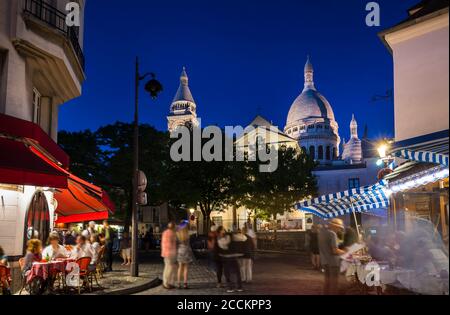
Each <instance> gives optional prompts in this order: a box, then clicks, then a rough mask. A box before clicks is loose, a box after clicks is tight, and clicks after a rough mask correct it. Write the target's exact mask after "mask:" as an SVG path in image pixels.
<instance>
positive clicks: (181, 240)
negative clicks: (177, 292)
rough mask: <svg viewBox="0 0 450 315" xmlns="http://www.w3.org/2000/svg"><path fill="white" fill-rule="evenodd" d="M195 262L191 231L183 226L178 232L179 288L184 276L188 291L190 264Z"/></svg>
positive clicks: (185, 287)
mask: <svg viewBox="0 0 450 315" xmlns="http://www.w3.org/2000/svg"><path fill="white" fill-rule="evenodd" d="M193 261H194V254H193V253H192V248H191V245H190V244H189V229H188V226H187V224H183V225H182V226H181V227H180V229H179V230H178V231H177V262H178V277H177V280H178V288H179V289H181V277H182V276H183V283H184V285H183V288H184V289H188V288H189V287H188V272H189V264H191V263H192V262H193Z"/></svg>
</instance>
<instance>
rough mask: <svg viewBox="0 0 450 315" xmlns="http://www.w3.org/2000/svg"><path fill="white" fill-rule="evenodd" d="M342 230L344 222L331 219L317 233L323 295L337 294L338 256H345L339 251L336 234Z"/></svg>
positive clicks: (339, 262)
mask: <svg viewBox="0 0 450 315" xmlns="http://www.w3.org/2000/svg"><path fill="white" fill-rule="evenodd" d="M344 230H345V226H344V222H343V221H342V220H341V219H332V220H331V221H330V222H329V224H328V226H327V227H326V228H323V229H321V230H320V233H319V251H320V259H321V261H322V266H323V268H324V270H325V283H324V290H323V292H324V295H337V294H338V293H339V272H340V265H341V258H340V256H341V255H343V254H345V251H344V250H342V249H339V244H338V236H337V234H338V233H339V232H343V231H344Z"/></svg>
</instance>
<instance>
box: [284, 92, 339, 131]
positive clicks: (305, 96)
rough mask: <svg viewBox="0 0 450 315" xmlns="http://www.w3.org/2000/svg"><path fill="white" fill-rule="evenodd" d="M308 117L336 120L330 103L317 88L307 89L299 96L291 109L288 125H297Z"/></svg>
mask: <svg viewBox="0 0 450 315" xmlns="http://www.w3.org/2000/svg"><path fill="white" fill-rule="evenodd" d="M308 118H328V119H329V120H335V119H334V113H333V109H332V108H331V105H330V103H329V102H328V101H327V99H326V98H325V97H324V96H323V95H322V94H320V93H319V92H317V91H316V90H315V89H305V90H303V92H302V94H300V95H299V96H298V97H297V99H296V100H295V101H294V103H293V104H292V106H291V109H290V110H289V114H288V117H287V123H286V126H292V125H296V124H298V122H299V121H302V120H304V119H308Z"/></svg>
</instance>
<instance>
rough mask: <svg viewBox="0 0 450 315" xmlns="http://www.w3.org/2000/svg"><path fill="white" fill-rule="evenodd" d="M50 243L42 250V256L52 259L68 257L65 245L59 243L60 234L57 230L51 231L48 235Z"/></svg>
mask: <svg viewBox="0 0 450 315" xmlns="http://www.w3.org/2000/svg"><path fill="white" fill-rule="evenodd" d="M48 242H49V245H48V246H47V247H46V248H45V249H44V250H43V251H42V257H44V258H45V259H46V260H48V261H51V260H55V259H58V258H66V257H67V255H68V253H67V250H66V249H65V247H64V246H62V245H60V244H59V235H58V233H56V232H52V233H50V236H49V237H48Z"/></svg>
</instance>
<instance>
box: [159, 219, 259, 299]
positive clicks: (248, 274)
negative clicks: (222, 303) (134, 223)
mask: <svg viewBox="0 0 450 315" xmlns="http://www.w3.org/2000/svg"><path fill="white" fill-rule="evenodd" d="M207 244H208V254H209V259H210V262H211V263H212V264H213V265H214V268H215V272H216V275H217V287H218V288H223V287H224V285H223V277H225V281H226V292H228V293H232V292H235V291H238V292H242V291H243V283H249V282H251V281H252V278H253V276H252V270H253V258H254V250H255V248H256V235H255V233H254V232H253V230H252V229H251V228H248V227H244V228H243V229H242V230H240V229H239V230H237V231H236V232H234V233H233V232H228V231H226V230H225V229H224V228H223V227H222V226H219V227H216V226H215V225H213V226H212V227H211V231H210V232H209V234H208V240H207ZM161 256H162V257H163V258H164V272H163V287H164V288H165V289H167V290H171V289H175V288H178V289H188V288H189V285H188V275H189V265H190V264H191V263H192V262H193V261H194V255H193V252H192V248H191V245H190V237H189V226H188V223H187V222H182V223H181V224H180V225H178V226H177V225H176V224H175V223H173V222H171V223H169V224H168V226H167V229H166V230H165V231H164V232H163V234H162V239H161Z"/></svg>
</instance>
